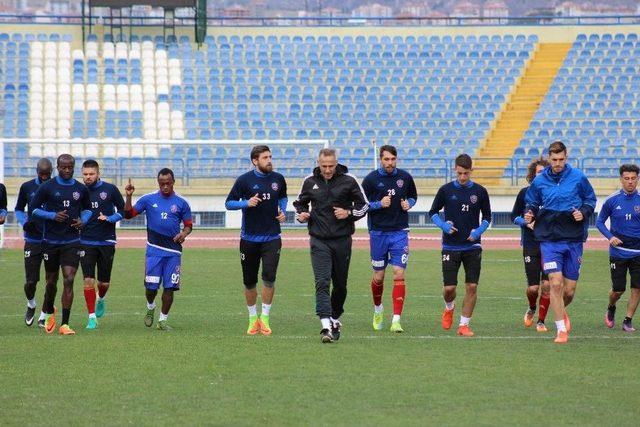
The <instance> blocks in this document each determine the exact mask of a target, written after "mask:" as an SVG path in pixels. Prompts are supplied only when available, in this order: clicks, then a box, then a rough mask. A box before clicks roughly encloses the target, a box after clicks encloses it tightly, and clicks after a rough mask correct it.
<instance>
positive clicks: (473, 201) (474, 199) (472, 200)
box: [469, 194, 478, 204]
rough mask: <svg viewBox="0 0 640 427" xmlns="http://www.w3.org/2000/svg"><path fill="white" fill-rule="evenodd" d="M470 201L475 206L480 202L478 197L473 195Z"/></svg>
mask: <svg viewBox="0 0 640 427" xmlns="http://www.w3.org/2000/svg"><path fill="white" fill-rule="evenodd" d="M469 201H470V202H471V203H474V204H475V203H476V202H477V201H478V196H476V195H475V194H472V195H471V197H469Z"/></svg>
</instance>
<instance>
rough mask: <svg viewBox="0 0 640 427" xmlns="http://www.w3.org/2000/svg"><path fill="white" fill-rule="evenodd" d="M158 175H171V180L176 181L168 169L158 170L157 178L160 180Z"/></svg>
mask: <svg viewBox="0 0 640 427" xmlns="http://www.w3.org/2000/svg"><path fill="white" fill-rule="evenodd" d="M160 175H171V179H172V180H174V181H175V180H176V177H175V176H174V175H173V171H172V170H171V169H169V168H162V169H160V172H158V178H160Z"/></svg>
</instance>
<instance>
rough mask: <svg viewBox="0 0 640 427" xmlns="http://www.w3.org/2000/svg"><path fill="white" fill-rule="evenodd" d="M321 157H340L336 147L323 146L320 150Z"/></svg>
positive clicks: (319, 155)
mask: <svg viewBox="0 0 640 427" xmlns="http://www.w3.org/2000/svg"><path fill="white" fill-rule="evenodd" d="M320 157H335V158H336V159H337V158H338V154H337V153H336V150H335V148H321V149H320V152H318V158H320Z"/></svg>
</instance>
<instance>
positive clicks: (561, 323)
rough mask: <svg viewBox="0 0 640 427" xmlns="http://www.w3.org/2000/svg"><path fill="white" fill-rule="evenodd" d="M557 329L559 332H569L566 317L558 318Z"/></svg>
mask: <svg viewBox="0 0 640 427" xmlns="http://www.w3.org/2000/svg"><path fill="white" fill-rule="evenodd" d="M556 329H558V332H567V327H566V326H565V324H564V319H562V320H556Z"/></svg>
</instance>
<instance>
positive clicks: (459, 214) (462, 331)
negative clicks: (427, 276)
mask: <svg viewBox="0 0 640 427" xmlns="http://www.w3.org/2000/svg"><path fill="white" fill-rule="evenodd" d="M472 166H473V163H472V160H471V157H470V156H469V155H468V154H460V155H459V156H458V157H456V160H455V171H456V176H457V178H456V180H454V181H452V182H450V183H448V184H445V185H443V186H442V187H440V189H439V190H438V193H437V194H436V197H435V199H434V200H433V204H432V205H431V210H430V211H429V216H430V217H431V221H433V223H434V224H436V225H437V226H438V227H440V229H441V230H442V232H443V234H442V276H443V279H444V280H443V281H444V289H443V297H444V303H445V308H444V311H443V312H442V328H443V329H445V330H448V329H450V328H451V325H452V323H453V312H454V309H455V299H456V286H457V285H458V270H460V265H461V264H462V265H463V266H464V273H465V280H464V281H465V285H466V292H465V296H464V300H463V302H462V315H461V316H460V324H459V326H458V331H457V334H458V335H461V336H464V337H472V336H473V331H472V330H471V328H470V327H469V322H470V320H471V316H472V315H473V309H474V308H475V305H476V300H477V298H478V294H477V290H478V281H479V279H480V268H481V263H482V246H481V242H480V236H482V233H484V232H485V231H486V230H487V228H489V224H490V223H491V205H490V202H489V194H488V193H487V190H486V189H485V188H484V187H483V186H481V185H480V184H477V183H475V182H473V181H472V180H471V173H472V171H473V168H472ZM443 208H444V220H443V219H442V218H440V214H439V212H440V210H441V209H443ZM480 214H482V222H480Z"/></svg>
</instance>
